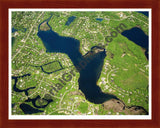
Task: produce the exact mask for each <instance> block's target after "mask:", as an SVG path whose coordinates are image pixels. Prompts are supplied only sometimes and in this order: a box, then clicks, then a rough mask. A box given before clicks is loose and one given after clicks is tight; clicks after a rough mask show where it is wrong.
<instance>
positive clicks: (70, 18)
mask: <svg viewBox="0 0 160 128" xmlns="http://www.w3.org/2000/svg"><path fill="white" fill-rule="evenodd" d="M75 18H76V17H75V16H70V17H69V18H68V20H67V22H66V24H65V25H67V26H69V25H70V24H71V23H72V22H73V21H74V20H75Z"/></svg>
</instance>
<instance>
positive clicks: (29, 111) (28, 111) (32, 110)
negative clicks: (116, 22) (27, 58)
mask: <svg viewBox="0 0 160 128" xmlns="http://www.w3.org/2000/svg"><path fill="white" fill-rule="evenodd" d="M26 76H31V74H25V75H23V76H12V79H14V80H15V83H14V85H13V90H14V91H16V92H25V95H26V96H28V91H29V90H30V89H34V88H36V87H30V88H27V89H23V90H21V89H19V88H17V86H16V85H17V82H18V80H19V78H24V77H26ZM39 99H41V97H40V96H39V95H38V96H37V97H36V98H33V99H30V98H28V99H27V100H25V102H32V104H33V106H34V107H36V108H33V107H31V106H30V105H28V104H25V103H22V104H21V105H20V108H21V109H22V111H23V112H24V113H25V114H33V113H38V112H43V111H42V110H39V109H37V108H45V107H47V106H48V104H49V103H50V102H53V100H52V99H50V98H49V99H45V98H42V100H44V101H46V102H47V104H45V105H40V106H38V105H37V104H36V101H37V100H39ZM14 105H15V103H14V104H12V108H13V107H14Z"/></svg>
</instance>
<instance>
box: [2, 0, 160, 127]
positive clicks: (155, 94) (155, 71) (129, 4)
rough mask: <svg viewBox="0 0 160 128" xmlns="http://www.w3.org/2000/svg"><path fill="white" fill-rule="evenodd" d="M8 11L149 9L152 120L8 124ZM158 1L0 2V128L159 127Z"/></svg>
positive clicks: (51, 121)
mask: <svg viewBox="0 0 160 128" xmlns="http://www.w3.org/2000/svg"><path fill="white" fill-rule="evenodd" d="M9 8H151V9H152V119H151V120H9V119H8V75H9V74H8V52H9V51H8V50H9V49H8V41H9V40H8V27H9V24H8V14H9V10H8V9H9ZM159 12H160V1H159V0H133V1H132V0H112V1H111V0H110V1H108V0H107V1H105V0H99V1H98V0H66V1H65V0H52V1H49V0H45V1H44V0H41V1H38V0H32V1H29V0H14V1H11V0H0V128H28V127H29V128H32V127H33V128H43V127H44V128H53V127H55V128H58V127H59V128H90V127H92V128H108V127H113V128H114V127H116V128H117V127H118V128H126V127H128V128H129V127H134V128H135V127H137V128H159V127H160V111H159V108H160V80H159V78H160V75H159V74H160V68H159V64H160V57H159V55H160V52H159V46H160V41H159V36H160V33H159V31H158V30H160V25H159V24H160V13H159Z"/></svg>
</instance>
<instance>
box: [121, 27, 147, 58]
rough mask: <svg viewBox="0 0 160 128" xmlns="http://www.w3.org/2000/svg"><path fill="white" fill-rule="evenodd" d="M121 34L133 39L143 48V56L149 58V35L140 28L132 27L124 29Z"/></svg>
mask: <svg viewBox="0 0 160 128" xmlns="http://www.w3.org/2000/svg"><path fill="white" fill-rule="evenodd" d="M121 34H122V35H123V36H125V37H127V38H128V39H129V40H131V41H133V42H134V43H135V44H137V45H139V46H141V47H142V48H144V49H145V50H146V51H145V56H146V58H147V59H149V56H148V47H149V43H148V40H149V37H148V35H146V34H145V33H144V32H143V31H142V30H141V29H140V28H138V27H134V28H132V29H129V30H125V31H123V32H122V33H121Z"/></svg>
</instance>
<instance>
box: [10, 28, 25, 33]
mask: <svg viewBox="0 0 160 128" xmlns="http://www.w3.org/2000/svg"><path fill="white" fill-rule="evenodd" d="M16 31H21V32H26V31H27V28H21V29H15V28H14V27H13V28H12V33H14V32H16Z"/></svg>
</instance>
